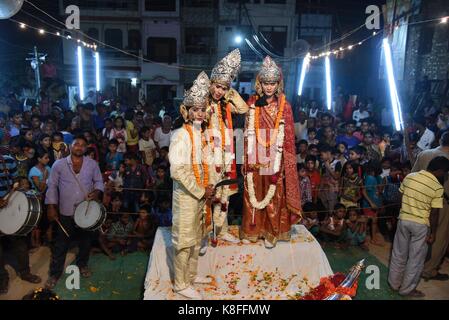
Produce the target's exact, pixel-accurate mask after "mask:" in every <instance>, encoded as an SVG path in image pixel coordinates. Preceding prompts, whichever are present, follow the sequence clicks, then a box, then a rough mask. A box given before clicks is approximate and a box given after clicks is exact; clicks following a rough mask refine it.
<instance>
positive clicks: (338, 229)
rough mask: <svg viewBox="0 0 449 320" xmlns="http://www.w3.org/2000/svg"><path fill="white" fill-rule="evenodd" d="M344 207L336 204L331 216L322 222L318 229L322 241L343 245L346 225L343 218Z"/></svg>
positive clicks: (344, 214)
mask: <svg viewBox="0 0 449 320" xmlns="http://www.w3.org/2000/svg"><path fill="white" fill-rule="evenodd" d="M345 216H346V207H345V206H344V205H343V204H341V203H337V204H336V205H335V207H334V212H333V213H332V216H330V217H328V218H327V219H326V220H324V221H323V223H322V225H321V228H320V235H321V236H322V238H323V240H324V241H335V242H337V243H343V242H344V241H345V239H346V230H345V229H346V225H345V220H344V218H345Z"/></svg>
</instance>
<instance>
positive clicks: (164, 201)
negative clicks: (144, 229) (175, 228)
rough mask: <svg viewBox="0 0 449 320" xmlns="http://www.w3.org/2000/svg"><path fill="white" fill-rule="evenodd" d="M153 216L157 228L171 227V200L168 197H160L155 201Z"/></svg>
mask: <svg viewBox="0 0 449 320" xmlns="http://www.w3.org/2000/svg"><path fill="white" fill-rule="evenodd" d="M155 216H156V218H157V225H158V227H171V225H172V216H173V213H172V210H171V200H170V198H169V197H168V196H161V197H159V199H158V200H157V204H156V212H155Z"/></svg>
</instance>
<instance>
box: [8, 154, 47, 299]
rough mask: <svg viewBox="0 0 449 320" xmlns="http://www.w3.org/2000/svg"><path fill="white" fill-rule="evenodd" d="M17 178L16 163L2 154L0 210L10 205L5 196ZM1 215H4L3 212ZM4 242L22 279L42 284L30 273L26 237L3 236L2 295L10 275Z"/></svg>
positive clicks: (39, 279)
mask: <svg viewBox="0 0 449 320" xmlns="http://www.w3.org/2000/svg"><path fill="white" fill-rule="evenodd" d="M15 178H17V164H16V161H15V160H14V159H13V158H12V157H10V156H7V155H1V154H0V210H1V208H4V207H6V206H7V205H8V201H7V200H5V196H6V195H7V194H8V193H9V192H10V191H11V190H12V188H13V184H14V179H15ZM0 214H2V212H1V211H0ZM4 242H9V243H10V246H11V253H12V254H13V255H14V256H15V258H16V260H17V273H18V274H19V276H20V278H21V279H22V280H24V281H27V282H31V283H40V282H41V278H39V277H38V276H36V275H34V274H31V272H30V261H29V256H28V245H27V242H26V237H19V236H2V237H1V238H0V295H2V294H6V293H7V292H8V285H9V275H8V272H7V271H6V269H5V261H4V259H3V247H2V245H3V243H4Z"/></svg>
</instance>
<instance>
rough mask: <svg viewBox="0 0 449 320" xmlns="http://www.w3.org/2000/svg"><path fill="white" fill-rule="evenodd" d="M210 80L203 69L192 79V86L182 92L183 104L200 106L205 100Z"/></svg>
mask: <svg viewBox="0 0 449 320" xmlns="http://www.w3.org/2000/svg"><path fill="white" fill-rule="evenodd" d="M209 87H210V80H209V77H208V76H207V74H206V73H205V72H204V71H201V73H200V74H199V75H198V77H197V78H196V79H195V81H193V85H192V87H191V88H190V89H189V90H187V91H185V92H184V101H183V104H184V105H185V106H186V107H193V106H202V105H204V104H205V103H206V101H207V96H208V94H209Z"/></svg>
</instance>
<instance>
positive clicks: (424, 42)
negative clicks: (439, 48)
mask: <svg viewBox="0 0 449 320" xmlns="http://www.w3.org/2000/svg"><path fill="white" fill-rule="evenodd" d="M434 32H435V28H434V27H433V26H426V27H423V28H422V29H421V36H420V37H419V48H418V54H428V53H431V52H432V42H433V34H434Z"/></svg>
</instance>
